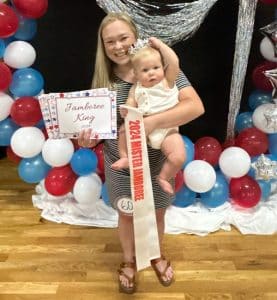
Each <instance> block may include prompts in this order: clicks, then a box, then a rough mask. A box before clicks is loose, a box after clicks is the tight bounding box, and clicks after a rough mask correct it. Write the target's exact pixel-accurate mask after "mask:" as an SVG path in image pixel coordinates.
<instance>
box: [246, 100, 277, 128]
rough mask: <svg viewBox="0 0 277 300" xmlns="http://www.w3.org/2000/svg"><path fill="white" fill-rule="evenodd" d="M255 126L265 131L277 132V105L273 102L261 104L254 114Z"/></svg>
mask: <svg viewBox="0 0 277 300" xmlns="http://www.w3.org/2000/svg"><path fill="white" fill-rule="evenodd" d="M252 120H253V124H254V125H255V127H257V128H258V129H260V130H261V131H263V132H265V133H276V132H277V106H276V105H275V104H273V103H265V104H261V105H259V106H258V107H257V108H256V109H255V110H254V112H253V115H252Z"/></svg>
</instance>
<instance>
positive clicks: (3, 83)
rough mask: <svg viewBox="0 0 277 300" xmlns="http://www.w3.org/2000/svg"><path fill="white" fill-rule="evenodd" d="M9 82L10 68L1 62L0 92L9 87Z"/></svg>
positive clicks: (10, 77)
mask: <svg viewBox="0 0 277 300" xmlns="http://www.w3.org/2000/svg"><path fill="white" fill-rule="evenodd" d="M0 26H1V25H0ZM11 81H12V72H11V70H10V68H9V67H8V66H7V65H6V64H4V63H3V62H0V91H4V90H6V89H7V88H8V87H9V85H10V83H11Z"/></svg>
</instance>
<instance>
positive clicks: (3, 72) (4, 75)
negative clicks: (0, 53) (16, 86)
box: [0, 61, 12, 91]
mask: <svg viewBox="0 0 277 300" xmlns="http://www.w3.org/2000/svg"><path fill="white" fill-rule="evenodd" d="M11 81H12V72H11V70H10V68H9V67H8V66H7V65H6V64H4V63H3V62H1V61H0V91H4V90H6V89H7V88H8V87H9V85H10V83H11Z"/></svg>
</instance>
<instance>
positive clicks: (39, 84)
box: [10, 68, 44, 97]
mask: <svg viewBox="0 0 277 300" xmlns="http://www.w3.org/2000/svg"><path fill="white" fill-rule="evenodd" d="M43 85H44V79H43V77H42V75H41V74H40V72H38V71H37V70H35V69H33V68H23V69H18V70H16V71H15V72H14V73H13V77H12V82H11V84H10V91H11V92H12V94H13V95H15V96H16V97H23V96H36V95H37V94H38V93H39V92H40V91H41V90H42V88H43Z"/></svg>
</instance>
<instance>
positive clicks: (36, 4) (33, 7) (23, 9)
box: [13, 0, 48, 19]
mask: <svg viewBox="0 0 277 300" xmlns="http://www.w3.org/2000/svg"><path fill="white" fill-rule="evenodd" d="M13 4H14V6H15V7H16V9H17V10H18V11H19V12H20V13H21V14H22V15H23V16H24V17H27V18H33V19H37V18H39V17H41V16H42V15H44V14H45V13H46V11H47V8H48V0H13Z"/></svg>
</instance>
